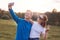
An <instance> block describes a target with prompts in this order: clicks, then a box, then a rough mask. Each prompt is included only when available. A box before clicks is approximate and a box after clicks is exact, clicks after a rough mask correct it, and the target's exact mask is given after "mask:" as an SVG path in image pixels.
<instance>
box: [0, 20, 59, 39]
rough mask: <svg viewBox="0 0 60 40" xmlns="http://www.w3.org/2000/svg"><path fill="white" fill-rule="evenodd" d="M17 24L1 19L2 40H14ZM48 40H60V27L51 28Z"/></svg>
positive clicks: (0, 33) (0, 32)
mask: <svg viewBox="0 0 60 40" xmlns="http://www.w3.org/2000/svg"><path fill="white" fill-rule="evenodd" d="M15 34H16V23H15V22H14V21H12V20H2V19H0V40H14V39H15ZM47 40H60V27H59V26H51V29H50V31H49V34H48V38H47Z"/></svg>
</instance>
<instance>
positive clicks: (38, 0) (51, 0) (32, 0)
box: [0, 0, 60, 13]
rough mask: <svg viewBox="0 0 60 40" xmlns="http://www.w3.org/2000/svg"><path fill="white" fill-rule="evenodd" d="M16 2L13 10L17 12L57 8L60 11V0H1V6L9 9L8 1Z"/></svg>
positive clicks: (45, 10) (43, 10) (44, 10)
mask: <svg viewBox="0 0 60 40" xmlns="http://www.w3.org/2000/svg"><path fill="white" fill-rule="evenodd" d="M10 2H14V3H15V4H14V6H13V10H14V11H15V12H25V11H26V10H31V11H33V12H42V13H43V12H47V11H52V9H53V8H56V9H57V11H60V0H0V8H1V9H3V10H7V11H8V3H10Z"/></svg>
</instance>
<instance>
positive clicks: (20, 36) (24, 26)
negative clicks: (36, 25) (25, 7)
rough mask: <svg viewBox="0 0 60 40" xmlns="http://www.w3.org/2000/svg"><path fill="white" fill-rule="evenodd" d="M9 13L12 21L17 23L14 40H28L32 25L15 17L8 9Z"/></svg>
mask: <svg viewBox="0 0 60 40" xmlns="http://www.w3.org/2000/svg"><path fill="white" fill-rule="evenodd" d="M9 12H10V14H11V16H12V18H13V19H14V21H15V22H16V23H17V30H16V39H15V40H28V38H29V36H30V31H31V27H32V23H31V22H29V21H26V20H24V19H22V18H19V17H18V16H16V14H15V13H14V11H13V10H12V9H9Z"/></svg>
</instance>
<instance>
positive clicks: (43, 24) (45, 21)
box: [41, 15, 48, 27]
mask: <svg viewBox="0 0 60 40" xmlns="http://www.w3.org/2000/svg"><path fill="white" fill-rule="evenodd" d="M47 21H48V18H47V16H46V15H44V16H43V22H42V23H41V25H42V26H43V27H45V26H46V25H47Z"/></svg>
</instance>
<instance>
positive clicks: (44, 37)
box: [42, 29, 48, 40]
mask: <svg viewBox="0 0 60 40" xmlns="http://www.w3.org/2000/svg"><path fill="white" fill-rule="evenodd" d="M47 33H48V32H46V29H43V31H42V37H43V40H47Z"/></svg>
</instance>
